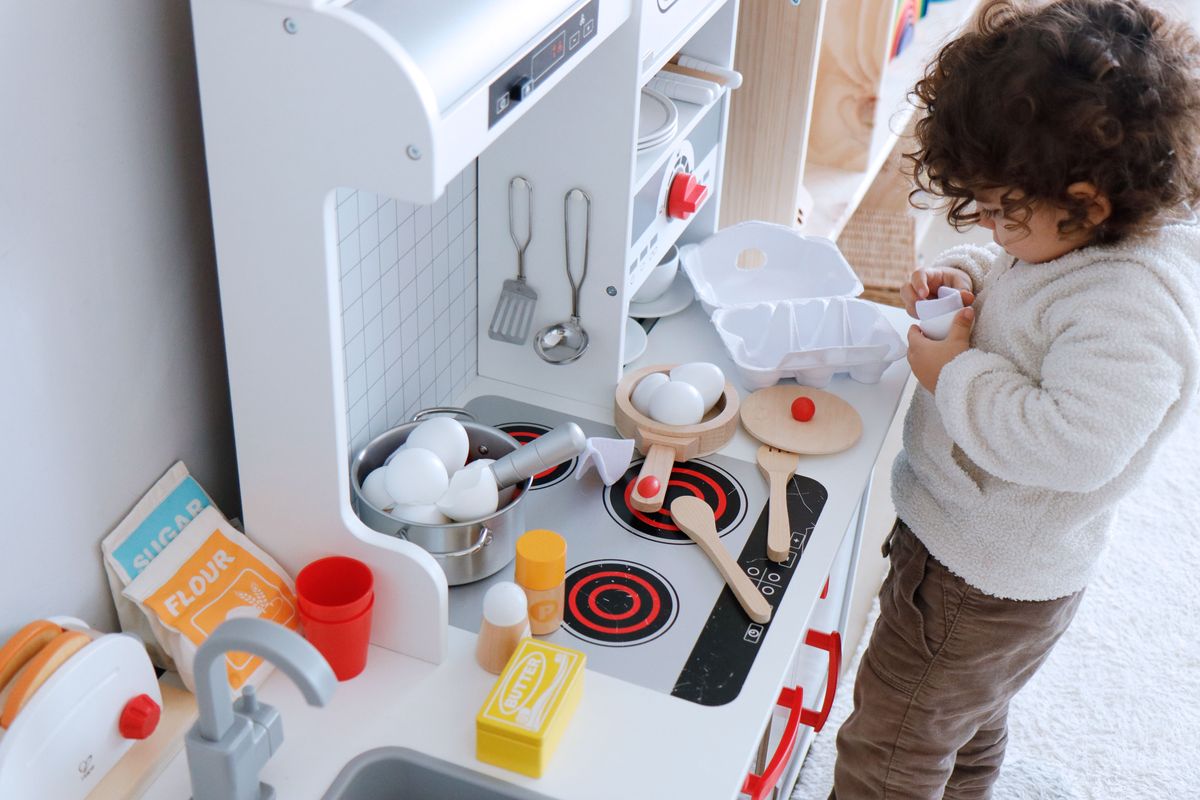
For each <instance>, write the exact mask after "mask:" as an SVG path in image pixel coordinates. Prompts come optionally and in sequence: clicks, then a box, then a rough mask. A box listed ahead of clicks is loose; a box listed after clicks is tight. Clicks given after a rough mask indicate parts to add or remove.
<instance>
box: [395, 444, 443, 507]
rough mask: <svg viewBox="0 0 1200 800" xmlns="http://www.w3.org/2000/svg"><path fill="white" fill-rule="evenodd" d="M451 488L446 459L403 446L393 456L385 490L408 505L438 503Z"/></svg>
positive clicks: (427, 451)
mask: <svg viewBox="0 0 1200 800" xmlns="http://www.w3.org/2000/svg"><path fill="white" fill-rule="evenodd" d="M449 485H450V477H449V476H448V475H447V474H446V467H445V466H443V465H442V460H441V459H440V458H438V457H437V455H436V454H435V453H433V452H432V451H430V450H424V449H422V448H420V447H402V448H400V449H399V450H397V451H396V454H395V455H394V456H392V460H391V461H390V462H389V463H388V465H387V474H385V475H384V488H386V489H387V493H388V494H389V495H391V496H392V499H393V500H395V501H396V502H397V503H399V504H401V505H405V506H427V505H432V504H434V503H436V502H437V501H438V498H439V497H441V496H442V492H444V491H446V487H447V486H449Z"/></svg>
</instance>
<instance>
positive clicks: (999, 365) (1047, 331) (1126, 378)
mask: <svg viewBox="0 0 1200 800" xmlns="http://www.w3.org/2000/svg"><path fill="white" fill-rule="evenodd" d="M938 263H939V264H940V265H947V266H956V267H959V268H960V269H963V270H965V271H966V272H967V273H969V274H970V275H971V278H972V281H973V282H974V284H975V291H976V295H977V299H976V301H975V311H976V317H975V320H976V321H975V327H974V330H973V332H972V336H971V349H970V350H967V351H966V352H964V353H962V354H961V355H959V356H958V357H956V358H955V359H954V360H953V361H951V362H950V363H949V364H947V365H946V367H945V368H944V369H943V370H942V373H941V376H940V378H939V379H938V384H937V394H936V396H935V395H933V394H930V393H929V392H928V391H926V390H925V389H924V388H922V387H917V390H916V394H915V395H914V397H913V402H912V406H911V407H910V409H909V412H908V417H907V418H906V420H905V424H904V450H903V451H902V452H901V454H900V456H899V457H898V458H897V459H896V463H895V465H894V467H893V469H892V487H893V488H892V498H893V500H894V502H895V505H896V510H897V513H898V514H899V516H900V518H901V519H902V520H904V522H905V523H907V524H908V526H909V527H910V528H912V530H913V532H914V533H915V534H916V535H917V537H918V538H919V539H920V540H921V541H922V542H923V543H924V544H925V546H926V547H927V548H928V549H929V552H930V553H932V554H933V556H934V557H935V558H937V559H938V560H939V561H940V562H942V563H943V564H944V565H945V566H946V567H947V568H949V569H950V570H951V571H952V572H954V573H956V574H957V575H959V576H960V577H962V578H963V579H964V580H966V581H967V582H968V583H970V584H971V585H973V586H975V587H976V588H978V589H980V590H982V591H983V592H986V593H987V594H990V595H995V596H997V597H1005V598H1012V599H1017V600H1049V599H1053V598H1056V597H1062V596H1064V595H1068V594H1071V593H1073V592H1076V591H1078V590H1080V589H1082V588H1083V587H1084V586H1085V585H1086V584H1087V582H1088V578H1089V577H1090V576H1091V574H1092V571H1093V569H1094V567H1095V565H1096V563H1097V561H1098V559H1099V556H1100V553H1101V551H1102V550H1103V548H1104V545H1105V543H1106V542H1107V540H1108V537H1109V533H1110V528H1111V526H1112V521H1113V512H1114V508H1115V505H1116V503H1117V501H1118V500H1120V499H1121V498H1122V497H1124V496H1125V495H1126V494H1128V493H1129V491H1130V490H1131V489H1132V488H1133V487H1134V486H1135V485H1136V483H1137V482H1138V480H1139V479H1140V478H1141V476H1142V475H1143V474H1144V473H1145V472H1146V468H1147V466H1148V465H1149V463H1150V460H1151V458H1153V457H1154V454H1155V452H1156V451H1157V450H1158V448H1159V445H1161V444H1162V442H1163V440H1164V439H1165V438H1166V437H1167V436H1169V435H1170V434H1171V432H1172V431H1173V430H1175V428H1176V427H1177V425H1178V423H1179V420H1180V418H1181V416H1182V414H1183V413H1184V412H1185V410H1186V409H1187V407H1188V406H1189V404H1190V403H1191V402H1192V401H1193V400H1195V399H1196V395H1197V391H1198V389H1200V225H1197V224H1195V223H1190V224H1176V225H1172V226H1170V227H1167V228H1165V229H1163V230H1160V231H1158V232H1156V233H1154V234H1152V235H1148V236H1144V237H1138V238H1137V239H1134V240H1129V241H1128V242H1125V243H1121V244H1118V245H1113V246H1106V247H1086V248H1083V249H1080V250H1076V251H1074V252H1071V253H1068V254H1067V255H1065V256H1063V257H1061V258H1059V259H1056V260H1054V261H1049V262H1046V263H1042V264H1026V263H1024V262H1017V263H1016V264H1015V265H1014V264H1013V259H1012V257H1011V256H1008V255H1007V254H1005V253H1004V252H1003V251H1002V250H1000V248H999V247H996V246H995V245H990V246H988V247H986V248H982V247H976V246H971V245H968V246H965V247H956V248H954V249H952V250H948V251H947V252H946V253H944V254H943V255H942V256H941V257H940V258H939V259H938ZM1121 535H1125V536H1153V535H1154V531H1152V530H1139V531H1122V532H1121Z"/></svg>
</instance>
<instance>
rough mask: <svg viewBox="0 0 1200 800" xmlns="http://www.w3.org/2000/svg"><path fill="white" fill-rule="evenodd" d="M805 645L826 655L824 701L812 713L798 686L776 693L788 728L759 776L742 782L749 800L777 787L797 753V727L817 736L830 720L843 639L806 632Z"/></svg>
mask: <svg viewBox="0 0 1200 800" xmlns="http://www.w3.org/2000/svg"><path fill="white" fill-rule="evenodd" d="M804 643H805V644H806V645H808V646H809V647H816V648H817V649H819V650H824V651H825V652H827V653H828V654H829V679H828V680H827V681H826V682H825V701H824V702H823V703H822V704H821V710H820V711H814V710H812V709H808V708H805V707H804V688H803V687H802V686H797V687H796V688H795V689H788V688H786V687H785V688H784V689H783V690H782V691H781V692H780V693H779V698H778V699H777V700H776V701H775V704H776V705H779V706H783V707H784V708H787V709H789V710H790V712H791V713H789V714H788V721H787V725H786V726H785V727H784V729H783V735H782V736H781V737H780V738H779V745H778V746H777V747H776V748H775V754H774V755H772V756H771V760H770V761H769V762H767V768H766V769H765V770H763V773H762V774H761V775H755V774H754V773H753V772H752V773H750V774H749V775H747V776H746V780H745V781H743V782H742V794H746V795H749V796H750V800H763V798H765V797H766V796H767V795H768V794H770V793H771V791H772V790H774V788H775V786H776V784H778V783H779V778H780V776H781V775H782V774H783V768H784V766H786V765H787V763H788V762H789V761H791V759H792V753H793V752H794V751H795V749H796V742H797V741H798V740H799V732H800V726H801V725H808V726H809V727H811V728H812V729H813V730H814V731H815V732H820V730H821V729H822V728H824V727H825V722H826V721H827V720H828V719H829V712H830V711H831V710H832V709H833V699H834V697H835V696H836V695H837V683H838V675H840V674H841V671H842V669H841V667H842V635H841V634H840V633H838V632H837V631H830V632H828V633H822V632H820V631H814V630H809V632H808V633H807V634H805V636H804Z"/></svg>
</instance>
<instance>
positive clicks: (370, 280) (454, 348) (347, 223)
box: [335, 163, 478, 450]
mask: <svg viewBox="0 0 1200 800" xmlns="http://www.w3.org/2000/svg"><path fill="white" fill-rule="evenodd" d="M475 169H476V166H475V164H474V163H472V164H471V165H470V166H469V167H467V169H465V170H464V171H463V172H462V173H461V174H460V175H458V176H457V177H455V178H454V179H453V180H451V181H450V183H449V184H448V185H447V187H446V191H445V192H444V193H443V194H442V196H441V197H440V198H438V200H437V201H436V202H434V203H433V204H432V205H428V206H413V205H411V204H409V203H405V202H401V201H397V200H394V199H392V198H389V197H386V196H382V195H376V194H374V193H372V192H364V191H357V190H354V189H345V188H342V189H338V190H337V192H336V193H335V197H336V198H337V230H338V233H337V235H338V257H339V259H340V275H341V286H342V309H343V312H342V335H343V337H344V338H343V342H344V347H345V355H346V373H347V374H346V377H345V390H346V408H347V421H348V423H349V428H350V445H351V449H352V450H354V449H357V448H359V447H361V446H362V445H363V444H365V443H366V442H367V441H368V440H369V439H371V438H372V437H374V436H378V435H379V434H380V433H383V432H384V431H385V430H387V429H388V428H391V427H394V426H396V425H399V424H401V423H402V422H405V421H406V420H407V419H408V418H409V417H411V416H412V415H413V414H414V413H415V412H417V411H418V410H420V409H421V408H423V407H427V406H437V405H447V404H449V403H450V402H452V401H453V399H454V397H455V395H457V394H458V393H459V392H461V391H462V390H463V389H464V388H465V387H466V384H467V382H468V381H469V380H470V379H471V378H472V377H474V375H475V374H476V372H477V360H476V348H475V338H476V337H475V320H476V318H477V314H478V298H477V297H476V291H475V287H476V280H475V276H476V271H477V269H478V259H477V255H476V239H475V230H476V223H475V220H476V208H475V180H476V176H475Z"/></svg>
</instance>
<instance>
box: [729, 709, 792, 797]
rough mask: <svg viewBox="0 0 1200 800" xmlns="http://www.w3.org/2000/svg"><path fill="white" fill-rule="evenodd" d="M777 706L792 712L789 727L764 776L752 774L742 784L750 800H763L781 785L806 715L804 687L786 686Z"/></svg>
mask: <svg viewBox="0 0 1200 800" xmlns="http://www.w3.org/2000/svg"><path fill="white" fill-rule="evenodd" d="M775 704H776V705H780V706H783V707H784V708H787V709H789V710H790V713H789V714H788V721H787V726H786V727H784V729H783V736H781V737H780V739H779V745H778V746H777V747H776V748H775V754H774V755H772V756H771V760H770V761H769V762H767V768H766V769H764V770H763V773H762V775H755V774H754V773H753V772H751V773H750V774H749V775H747V776H746V780H745V781H743V782H742V794H746V795H749V796H750V800H763V798H765V797H766V796H767V795H768V794H770V793H771V791H772V790H773V789H774V788H775V785H776V784H778V783H779V778H780V776H781V775H782V774H783V768H784V767H785V766H786V765H787V763H788V761H790V760H791V758H792V752H793V751H794V750H795V749H796V742H797V741H798V740H799V738H800V737H799V733H800V718H801V716H802V715H803V714H804V687H802V686H797V687H796V688H795V689H789V688H787V687H786V686H785V687H784V688H783V690H782V691H781V692H780V693H779V698H778V699H777V700H776V701H775Z"/></svg>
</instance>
